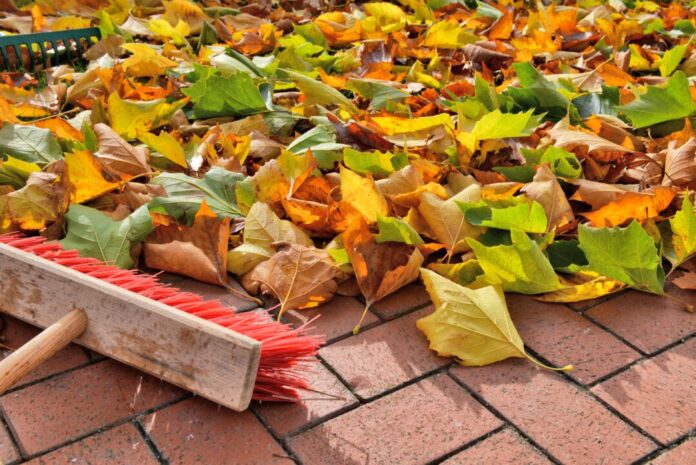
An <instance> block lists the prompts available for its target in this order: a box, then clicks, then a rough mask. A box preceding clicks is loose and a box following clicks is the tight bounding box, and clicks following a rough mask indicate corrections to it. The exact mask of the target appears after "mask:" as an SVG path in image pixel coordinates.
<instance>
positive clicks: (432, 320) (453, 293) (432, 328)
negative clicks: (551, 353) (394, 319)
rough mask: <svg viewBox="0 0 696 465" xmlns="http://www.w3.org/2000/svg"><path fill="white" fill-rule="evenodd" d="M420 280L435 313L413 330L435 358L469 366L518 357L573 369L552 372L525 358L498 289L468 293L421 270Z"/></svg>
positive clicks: (503, 298)
mask: <svg viewBox="0 0 696 465" xmlns="http://www.w3.org/2000/svg"><path fill="white" fill-rule="evenodd" d="M421 277H422V278H423V282H424V283H425V287H426V289H427V290H428V294H430V298H431V299H432V301H433V304H434V305H435V312H433V313H432V314H430V315H428V316H426V317H425V318H421V319H420V320H418V321H417V322H416V326H417V327H418V329H420V330H421V331H422V332H423V333H424V334H425V336H426V337H427V338H428V341H430V348H431V349H432V350H434V351H435V352H437V354H438V355H440V356H442V357H452V356H454V357H456V358H457V360H458V361H459V363H461V364H462V365H469V366H483V365H488V364H491V363H495V362H499V361H501V360H505V359H507V358H511V357H518V358H527V359H529V360H531V361H532V362H534V363H535V364H537V365H539V366H541V367H544V368H549V369H551V370H562V371H567V370H571V369H572V366H571V365H568V366H565V367H562V368H552V367H549V366H546V365H544V364H543V363H541V362H539V361H538V360H536V359H534V358H533V357H531V356H530V355H529V354H527V352H526V351H525V350H524V343H523V342H522V338H520V335H519V334H518V333H517V329H516V328H515V326H514V325H513V323H512V320H511V319H510V314H509V313H508V309H507V305H506V304H505V296H504V294H503V292H502V290H501V289H499V288H497V287H494V286H486V287H482V288H480V289H476V290H472V289H468V288H466V287H463V286H460V285H458V284H456V283H454V282H452V281H450V280H449V279H447V278H444V277H442V276H440V275H439V274H437V273H435V272H434V271H430V270H427V269H424V268H421Z"/></svg>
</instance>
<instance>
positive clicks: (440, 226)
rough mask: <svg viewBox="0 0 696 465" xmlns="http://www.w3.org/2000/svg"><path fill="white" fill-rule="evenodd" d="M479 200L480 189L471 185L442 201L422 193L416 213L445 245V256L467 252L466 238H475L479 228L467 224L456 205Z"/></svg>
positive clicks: (434, 196) (427, 193)
mask: <svg viewBox="0 0 696 465" xmlns="http://www.w3.org/2000/svg"><path fill="white" fill-rule="evenodd" d="M479 200H481V188H480V187H479V186H478V185H476V184H473V185H471V186H469V187H467V188H465V189H464V190H462V191H461V192H459V193H458V194H457V195H455V196H454V197H452V198H451V199H448V200H442V199H441V198H440V197H438V196H437V195H435V194H433V193H431V192H423V193H422V194H421V197H420V205H418V209H417V210H418V213H420V215H421V217H422V218H423V220H424V221H425V223H426V224H427V225H428V227H429V228H430V230H431V231H432V232H433V234H435V238H436V239H437V240H438V241H439V242H441V243H443V244H446V245H447V255H448V256H452V255H453V254H455V253H459V252H463V251H465V250H469V245H468V244H467V243H466V238H467V237H473V238H476V237H478V236H479V235H480V234H481V231H482V230H481V228H479V227H476V226H472V225H470V224H469V223H467V221H466V219H465V218H464V213H462V210H461V209H460V208H459V206H458V205H457V203H456V202H457V201H459V202H478V201H479Z"/></svg>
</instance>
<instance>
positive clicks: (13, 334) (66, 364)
mask: <svg viewBox="0 0 696 465" xmlns="http://www.w3.org/2000/svg"><path fill="white" fill-rule="evenodd" d="M1 318H2V319H3V321H4V322H5V323H4V324H5V325H6V329H5V330H4V331H3V332H2V336H3V341H2V343H3V344H4V345H6V346H8V347H12V348H13V349H16V348H18V347H20V346H22V345H23V344H24V343H26V342H27V341H29V339H31V338H33V337H34V336H36V335H37V334H38V333H39V329H38V328H35V327H33V326H31V325H28V324H26V323H24V322H22V321H20V320H17V319H15V318H12V317H10V316H5V315H2V317H1ZM1 324H2V323H0V325H1ZM9 354H10V351H9V350H3V349H2V348H0V359H2V358H4V357H6V356H7V355H9ZM88 360H89V358H88V357H87V353H86V352H85V351H84V350H83V349H82V348H80V347H78V346H76V345H75V344H70V345H69V346H67V347H66V348H65V349H63V350H61V351H60V352H58V353H57V354H56V355H54V356H53V357H51V358H50V359H48V360H47V361H46V362H44V363H43V364H41V366H39V367H38V368H35V369H34V370H33V371H32V372H31V373H29V374H28V375H27V376H25V377H24V379H22V380H21V381H19V383H17V384H16V385H15V386H14V387H15V388H17V387H19V386H21V385H23V384H26V383H29V382H31V381H36V380H38V379H42V378H46V377H47V376H51V375H53V374H55V373H60V372H63V371H65V370H68V369H70V368H74V367H76V366H80V365H83V364H85V363H86V362H87V361H88Z"/></svg>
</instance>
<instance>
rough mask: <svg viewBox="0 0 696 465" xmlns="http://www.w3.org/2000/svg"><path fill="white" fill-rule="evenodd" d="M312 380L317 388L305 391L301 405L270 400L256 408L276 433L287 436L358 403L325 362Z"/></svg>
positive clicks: (317, 368) (318, 368)
mask: <svg viewBox="0 0 696 465" xmlns="http://www.w3.org/2000/svg"><path fill="white" fill-rule="evenodd" d="M311 379H312V381H311V388H312V389H313V390H314V391H310V392H306V393H304V394H303V396H302V397H303V400H302V402H301V403H299V404H289V403H287V404H278V403H275V402H266V403H261V404H258V405H257V407H256V410H257V411H258V412H259V414H260V415H261V416H262V417H263V418H264V419H265V420H266V422H267V423H268V425H269V426H270V427H271V429H272V430H273V432H274V433H275V434H276V435H278V436H285V435H286V434H288V433H291V432H292V431H294V430H296V429H298V428H301V427H303V426H305V425H307V424H310V423H315V422H316V421H317V420H320V419H321V418H324V417H327V416H329V415H331V414H333V413H335V412H337V411H340V410H344V409H347V408H349V407H351V406H353V405H355V404H357V403H358V401H357V399H356V398H355V396H354V395H353V394H352V393H351V392H350V391H349V390H348V388H346V387H345V386H344V385H343V383H341V382H340V381H339V380H338V378H336V376H335V375H334V374H333V373H331V372H330V371H329V370H327V369H326V368H325V367H324V366H323V365H321V364H317V366H316V367H315V368H314V374H312V376H311Z"/></svg>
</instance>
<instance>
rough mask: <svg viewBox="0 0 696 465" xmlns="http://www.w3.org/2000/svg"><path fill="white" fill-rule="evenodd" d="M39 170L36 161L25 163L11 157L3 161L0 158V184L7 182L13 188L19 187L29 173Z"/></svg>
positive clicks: (22, 184)
mask: <svg viewBox="0 0 696 465" xmlns="http://www.w3.org/2000/svg"><path fill="white" fill-rule="evenodd" d="M36 171H41V167H39V165H37V164H36V163H27V162H25V161H22V160H19V159H17V158H13V157H7V160H5V161H3V160H2V159H1V158H0V185H3V184H7V185H10V186H12V187H13V188H14V189H15V190H17V189H21V188H22V187H23V186H24V185H25V184H26V182H27V179H29V175H31V173H34V172H36Z"/></svg>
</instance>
